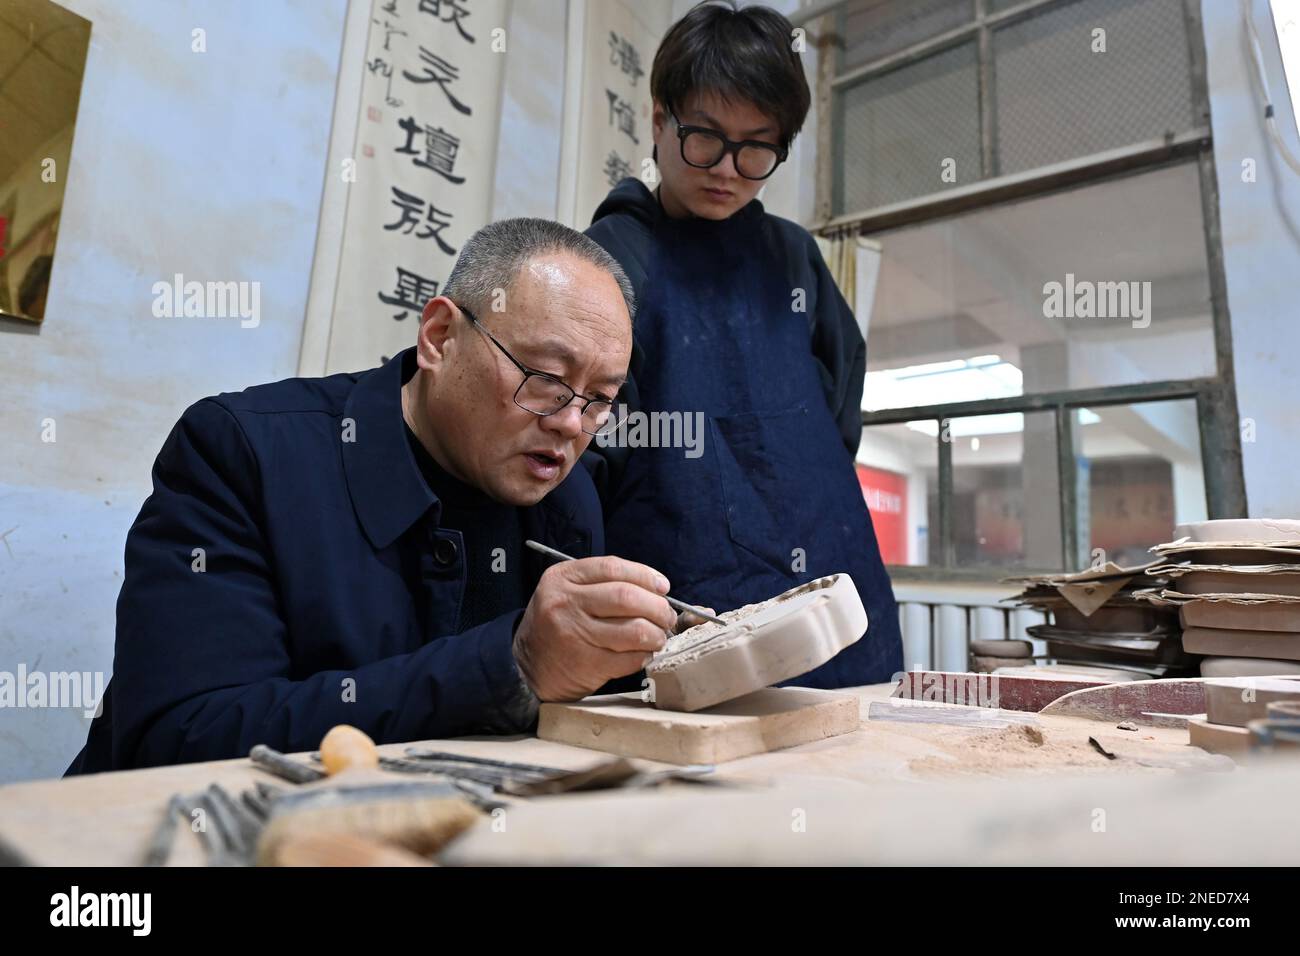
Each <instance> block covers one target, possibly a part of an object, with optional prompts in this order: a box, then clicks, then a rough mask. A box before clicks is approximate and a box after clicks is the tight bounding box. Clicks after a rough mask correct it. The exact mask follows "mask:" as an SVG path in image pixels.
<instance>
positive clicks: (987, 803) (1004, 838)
mask: <svg viewBox="0 0 1300 956" xmlns="http://www.w3.org/2000/svg"><path fill="white" fill-rule="evenodd" d="M890 690H891V685H885V684H882V685H875V686H871V687H862V688H853V689H851V690H848V691H846V692H848V693H854V694H857V695H858V696H859V698H860V700H861V710H862V717H863V720H862V724H861V727H860V728H859V730H857V731H856V732H854V733H851V734H846V735H843V736H840V737H836V738H832V739H829V740H823V741H818V742H816V743H811V744H805V745H802V746H799V747H793V748H790V749H788V750H784V751H778V752H774V753H768V754H761V755H755V756H752V757H746V758H743V759H740V760H736V761H732V762H730V763H727V764H723V765H720V766H719V767H718V768H717V771H716V773H715V774H714V776H715V777H716V779H717V780H718V781H719V782H720V783H724V784H727V785H726V786H704V785H699V784H674V785H671V786H668V787H662V788H658V789H655V790H648V791H645V790H643V791H632V792H624V791H604V792H597V793H591V794H572V795H563V796H554V797H544V798H534V799H532V800H528V801H519V802H517V803H516V804H515V805H512V806H511V807H510V808H509V809H508V810H507V818H508V820H509V826H508V827H507V833H506V834H501V833H493V834H491V836H490V837H487V836H485V835H484V834H483V833H479V832H478V831H475V832H472V833H470V834H468V835H467V836H466V837H465V838H463V839H462V840H461V841H460V843H459V844H458V845H457V846H456V847H455V848H453V851H452V852H450V853H449V854H448V855H447V857H446V862H456V863H470V862H474V863H477V862H486V863H494V862H501V863H509V862H555V863H561V862H578V863H611V862H612V863H637V862H651V863H777V862H792V863H823V862H825V863H831V862H836V863H990V862H993V863H1002V862H1007V863H1013V862H1021V863H1024V862H1030V863H1033V862H1037V863H1067V862H1083V863H1087V862H1091V863H1101V864H1124V863H1148V864H1160V863H1229V862H1240V863H1246V864H1252V865H1258V864H1263V863H1268V862H1275V863H1290V864H1292V865H1294V864H1295V863H1297V862H1300V823H1298V822H1296V821H1297V819H1300V815H1297V814H1295V813H1294V807H1295V806H1296V805H1297V804H1296V801H1297V798H1298V797H1300V761H1297V762H1295V763H1291V764H1288V765H1281V764H1280V763H1279V762H1270V763H1262V762H1261V763H1256V764H1254V765H1249V766H1243V767H1241V768H1237V767H1236V766H1235V765H1234V764H1232V762H1231V761H1229V760H1228V759H1227V758H1225V757H1219V756H1213V755H1207V754H1205V753H1204V752H1203V751H1201V750H1199V749H1197V748H1193V747H1190V746H1189V745H1188V743H1187V731H1186V730H1179V729H1170V728H1142V729H1141V730H1140V731H1138V732H1136V733H1134V732H1127V731H1121V730H1118V729H1116V727H1115V726H1114V725H1113V724H1111V723H1109V722H1100V721H1087V720H1083V719H1081V718H1077V717H1044V716H1041V715H1037V721H1038V729H1039V730H1040V731H1041V734H1042V736H1043V738H1044V739H1045V742H1046V745H1045V746H1040V745H1039V744H1037V743H1035V742H1034V741H1033V740H1032V739H1030V737H1031V736H1032V735H1029V734H1025V733H1024V732H1023V731H1018V730H1016V729H1014V728H1012V729H1010V730H1008V729H1005V728H1004V729H989V728H980V727H975V728H965V727H954V726H949V725H943V724H924V723H904V722H897V721H893V720H882V719H869V718H868V711H869V709H870V704H871V702H872V701H880V700H883V699H885V698H887V697H888V696H889V693H890ZM1088 737H1093V738H1095V739H1097V740H1098V742H1099V743H1101V744H1102V746H1103V747H1104V748H1105V749H1106V750H1108V751H1110V752H1112V753H1114V754H1116V759H1114V760H1111V759H1107V758H1106V757H1105V756H1104V755H1102V754H1101V753H1099V752H1097V751H1096V750H1095V749H1094V748H1093V747H1092V746H1091V745H1090V744H1089V743H1088V742H1087V738H1088ZM419 743H425V744H428V743H433V742H431V741H421V742H419ZM436 744H437V747H438V749H442V750H448V751H452V752H456V753H464V754H469V755H473V756H483V757H493V758H496V759H502V760H510V761H518V762H526V763H535V764H541V765H546V766H554V767H558V768H571V769H578V768H581V767H584V766H587V765H590V764H592V763H594V762H596V761H598V760H602V759H605V758H606V756H607V755H604V754H600V753H597V752H594V751H590V750H585V749H581V748H577V747H571V746H567V745H563V744H556V743H551V742H549V741H543V740H538V739H536V738H534V737H507V738H502V737H493V738H486V737H479V738H458V739H455V740H445V741H437V742H436ZM407 746H409V745H408V744H393V745H387V746H384V747H381V748H380V751H381V753H385V754H390V755H400V754H402V752H403V751H404V750H405V748H406V747H407ZM638 763H639V764H643V765H644V766H645V767H647V768H666V765H661V764H655V763H652V762H649V761H638ZM273 779H274V778H271V777H269V776H268V775H267V774H265V773H264V772H263V771H261V770H258V769H256V768H254V767H253V765H252V764H251V763H250V762H249V761H248V760H242V759H241V760H225V761H216V762H210V763H199V764H184V765H180V766H174V767H160V768H154V769H148V770H133V771H123V772H118V773H107V774H95V775H90V776H85V777H76V778H71V779H67V780H38V781H31V782H27V783H19V784H11V785H9V786H5V787H0V843H2V844H4V845H5V846H7V847H8V848H9V849H11V850H13V851H16V852H17V853H19V854H20V855H21V856H22V857H24V858H25V859H27V860H29V861H30V862H33V863H37V864H45V865H73V866H86V865H109V866H115V865H134V864H137V863H138V862H139V861H140V858H141V856H142V854H143V852H144V847H145V845H146V843H147V842H148V838H149V834H150V833H151V832H152V830H153V829H154V827H155V826H156V824H157V822H158V820H159V819H160V817H161V815H162V814H163V812H164V808H165V806H166V804H167V800H168V798H169V797H170V796H171V795H172V794H173V793H194V792H198V791H200V790H202V789H204V788H206V787H207V786H208V785H209V784H212V783H219V784H221V785H222V786H224V787H225V788H226V789H227V790H229V791H230V792H232V793H238V792H239V791H242V790H244V789H246V788H248V787H251V786H252V785H253V784H254V783H255V782H256V781H258V780H273ZM276 782H281V781H276ZM281 783H282V782H281ZM1099 827H1100V829H1099ZM202 862H203V853H202V849H201V845H200V843H199V841H198V839H197V837H191V836H190V835H189V834H184V833H182V834H180V837H179V838H178V840H177V842H176V847H175V849H174V851H173V854H172V859H171V861H170V865H193V864H201V863H202Z"/></svg>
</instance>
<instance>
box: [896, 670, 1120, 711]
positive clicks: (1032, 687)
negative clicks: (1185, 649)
mask: <svg viewBox="0 0 1300 956" xmlns="http://www.w3.org/2000/svg"><path fill="white" fill-rule="evenodd" d="M1109 683H1110V682H1109V681H1108V680H1106V679H1104V678H1095V677H1087V676H1085V675H1083V674H1080V675H1079V676H1078V677H1070V678H1062V677H1021V676H1019V675H1015V676H1010V675H1004V674H975V673H969V672H950V671H908V672H907V673H905V674H904V675H903V676H902V677H900V678H899V681H898V686H897V687H896V688H895V689H894V696H895V697H906V698H908V699H910V700H929V701H937V702H939V703H943V704H962V705H965V706H968V707H998V708H1001V709H1002V710H1027V711H1034V712H1036V711H1040V710H1042V709H1043V708H1044V707H1046V706H1047V705H1048V704H1050V703H1051V702H1052V701H1054V700H1056V699H1057V698H1058V697H1060V696H1062V695H1063V694H1068V693H1069V692H1070V691H1073V690H1080V689H1082V688H1087V687H1100V686H1104V685H1106V684H1109Z"/></svg>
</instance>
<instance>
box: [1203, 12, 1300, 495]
mask: <svg viewBox="0 0 1300 956" xmlns="http://www.w3.org/2000/svg"><path fill="white" fill-rule="evenodd" d="M1252 3H1253V7H1254V11H1255V22H1256V25H1257V26H1258V28H1259V31H1260V38H1261V40H1262V46H1263V52H1264V62H1265V68H1266V70H1267V73H1268V78H1269V85H1270V86H1271V88H1272V92H1273V107H1274V110H1275V111H1276V113H1277V122H1278V125H1279V127H1280V128H1281V129H1282V133H1283V137H1284V138H1285V140H1286V142H1287V144H1288V145H1289V146H1290V148H1291V151H1292V153H1293V154H1300V142H1298V141H1297V135H1296V126H1295V119H1294V117H1293V115H1292V110H1291V103H1290V100H1289V98H1288V97H1287V92H1286V90H1287V87H1286V83H1285V81H1284V80H1283V77H1282V69H1281V63H1280V60H1279V56H1278V50H1277V43H1276V40H1275V38H1274V30H1273V24H1272V20H1271V17H1270V15H1269V10H1268V4H1267V2H1266V0H1252ZM1201 6H1202V13H1203V15H1204V18H1205V46H1206V53H1207V55H1208V60H1209V63H1208V67H1209V83H1210V112H1211V122H1212V126H1213V132H1214V160H1215V164H1216V165H1217V167H1218V179H1219V209H1220V219H1221V222H1222V227H1223V256H1224V267H1225V270H1226V273H1227V280H1228V307H1229V310H1230V311H1231V313H1232V348H1233V361H1234V364H1235V366H1236V376H1237V407H1238V410H1239V412H1240V414H1241V417H1242V419H1243V420H1245V419H1253V420H1254V431H1255V436H1254V437H1255V440H1254V441H1249V440H1246V441H1243V442H1242V449H1241V450H1242V458H1243V464H1244V468H1245V477H1246V501H1247V505H1248V507H1249V511H1250V515H1251V517H1270V518H1279V517H1289V518H1294V517H1300V484H1298V483H1297V482H1296V479H1295V475H1296V471H1297V465H1298V464H1300V450H1298V448H1300V445H1298V443H1300V400H1298V399H1297V385H1296V382H1297V375H1296V365H1297V350H1298V349H1300V332H1298V331H1297V328H1298V327H1297V303H1298V302H1300V291H1298V290H1297V288H1296V277H1297V266H1300V175H1297V174H1296V173H1295V172H1294V171H1292V170H1291V169H1290V168H1289V167H1288V166H1287V165H1286V163H1285V162H1284V161H1283V160H1282V158H1281V157H1280V156H1279V155H1278V154H1277V152H1276V150H1275V148H1274V146H1273V144H1272V142H1271V140H1270V139H1269V138H1268V134H1267V132H1266V130H1265V126H1264V120H1263V113H1264V107H1263V100H1262V99H1260V94H1259V93H1258V91H1257V90H1256V89H1255V87H1254V86H1252V82H1253V81H1252V77H1251V72H1250V71H1251V70H1252V69H1253V68H1252V67H1251V65H1250V59H1249V55H1248V53H1247V47H1246V29H1245V25H1244V23H1243V20H1242V17H1241V11H1240V7H1239V5H1238V4H1237V3H1235V2H1232V3H1226V2H1220V0H1202V4H1201ZM1292 82H1295V83H1300V76H1297V77H1292ZM1247 159H1253V160H1254V161H1255V173H1256V181H1255V182H1253V183H1251V182H1244V181H1243V178H1242V162H1243V161H1244V160H1247ZM1246 437H1247V438H1248V437H1249V435H1247V436H1246Z"/></svg>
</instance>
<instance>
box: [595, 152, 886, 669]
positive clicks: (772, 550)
mask: <svg viewBox="0 0 1300 956" xmlns="http://www.w3.org/2000/svg"><path fill="white" fill-rule="evenodd" d="M587 235H589V236H591V238H593V239H595V240H596V241H597V242H598V243H600V244H601V245H602V246H603V247H604V248H605V249H606V250H608V251H609V253H610V254H611V255H613V256H614V258H616V259H617V260H618V261H619V263H620V264H621V265H622V266H623V268H624V270H625V271H626V272H627V274H628V277H629V278H630V279H631V280H632V285H633V288H634V290H635V293H636V299H637V319H636V336H635V344H634V346H633V351H632V360H631V369H630V377H629V380H628V383H627V385H626V386H625V387H624V389H623V391H622V393H621V394H620V399H621V401H623V402H626V404H627V405H628V407H629V408H631V409H632V410H633V412H634V414H635V413H640V414H643V415H644V414H647V413H648V414H653V413H662V412H668V413H680V414H681V415H683V416H700V417H701V418H702V421H703V423H704V426H703V444H702V447H699V448H697V449H695V451H697V452H698V453H699V454H698V456H697V457H689V456H687V455H685V454H684V453H683V450H682V449H680V448H663V447H644V446H643V447H637V448H627V447H617V446H610V447H598V446H597V444H595V443H593V445H592V448H591V449H590V450H589V451H588V452H587V454H586V455H585V456H584V458H583V462H584V464H586V465H588V467H589V468H590V469H591V471H592V474H593V476H594V477H595V478H596V483H597V486H598V488H599V490H600V492H601V496H602V499H603V502H604V508H605V538H606V541H607V543H608V547H609V550H610V551H611V552H612V553H614V554H617V555H619V556H620V557H624V558H629V559H631V560H634V561H641V562H643V563H645V564H649V565H651V566H652V567H655V568H658V569H659V570H660V571H662V572H663V573H664V574H666V575H667V576H668V580H670V581H671V582H672V583H673V589H674V593H680V594H682V595H686V596H688V599H689V600H691V601H693V602H695V603H698V604H703V605H706V606H710V607H714V608H717V609H719V610H723V609H729V608H734V607H737V606H739V605H742V604H748V603H754V602H757V601H762V600H766V599H767V598H770V597H772V596H773V595H775V594H778V593H780V592H781V591H784V590H786V589H788V588H791V587H794V586H796V585H798V584H801V583H803V582H805V581H808V580H810V579H812V578H816V577H820V576H822V575H826V574H832V573H835V572H847V573H848V574H849V575H851V576H852V578H853V580H854V583H855V584H856V585H857V588H858V592H859V594H860V595H861V596H862V601H863V603H864V604H865V605H866V609H867V615H868V618H869V621H870V623H869V626H868V630H867V633H866V636H865V637H864V638H863V639H862V640H860V641H858V642H857V643H856V644H854V645H853V646H851V647H849V648H846V649H845V650H844V651H842V652H841V653H840V654H839V655H837V656H836V657H835V658H834V659H833V660H831V661H828V662H827V663H826V664H824V665H822V666H821V667H819V668H817V669H816V670H814V671H811V672H809V673H808V674H805V675H803V676H802V677H799V678H797V679H796V680H795V681H793V683H796V684H803V685H807V686H812V687H845V686H852V685H857V684H870V683H878V682H882V681H887V680H889V679H891V677H892V675H893V674H895V673H896V672H898V671H900V670H902V663H903V661H902V640H901V637H900V634H899V626H898V606H897V604H896V603H895V600H894V593H893V589H892V587H891V585H890V581H889V575H888V573H887V572H886V569H885V566H884V563H883V562H882V561H881V557H880V549H879V547H878V545H877V543H876V535H875V530H874V529H873V527H872V524H871V515H870V513H869V512H868V511H867V507H866V504H865V502H864V501H863V498H862V490H861V487H860V485H859V483H858V480H857V476H856V474H855V472H854V468H853V458H854V456H855V455H856V453H857V450H858V443H859V440H860V438H861V435H862V412H861V401H862V387H863V379H864V375H865V367H866V347H865V344H864V343H863V340H862V335H861V333H860V332H859V331H858V326H857V322H856V320H855V319H854V317H853V313H852V311H851V310H850V309H849V307H848V305H847V303H845V301H844V298H843V296H841V295H840V293H839V290H838V288H837V287H836V285H835V282H834V280H833V279H832V277H831V274H830V272H829V270H827V268H826V264H825V263H824V262H823V261H822V257H821V254H820V253H819V252H818V250H817V245H816V243H815V242H814V240H813V238H812V236H810V235H809V234H808V233H807V231H805V230H804V229H802V228H800V227H799V226H798V225H797V224H795V223H793V222H789V221H788V220H785V219H781V218H779V217H777V216H773V215H770V214H768V213H767V212H765V211H764V209H763V205H762V203H760V202H759V201H758V200H757V199H755V200H753V201H752V202H750V203H749V204H748V205H746V206H745V207H744V208H743V209H741V210H739V211H738V212H736V213H735V214H734V215H732V216H731V217H729V218H728V219H726V220H723V221H720V222H714V221H709V220H703V219H694V218H686V219H672V218H670V217H668V216H666V215H665V214H664V213H663V210H662V209H661V208H660V206H659V203H658V201H657V200H656V199H655V197H654V196H653V195H652V194H651V192H650V191H649V190H648V189H647V188H646V187H645V185H644V184H642V183H641V182H640V181H639V180H637V179H630V178H629V179H624V180H623V181H622V182H620V183H619V184H618V185H617V186H616V187H615V188H614V190H613V191H612V192H611V193H610V194H609V196H608V198H606V199H605V201H604V202H603V203H601V205H600V208H599V209H598V210H597V211H596V215H595V218H594V220H593V222H592V225H591V227H590V228H589V229H588V230H587ZM662 421H663V419H661V422H662ZM645 423H646V420H645V419H643V424H645ZM661 428H662V426H661ZM654 432H655V429H654V427H653V425H652V424H651V425H650V427H648V429H647V433H649V434H653V433H654ZM623 434H624V435H626V436H628V437H629V438H633V437H634V436H635V435H636V429H635V427H634V426H633V425H632V424H629V425H628V427H627V428H626V429H625V430H624V432H623ZM659 434H660V435H662V431H660V432H659Z"/></svg>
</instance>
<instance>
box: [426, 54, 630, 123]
mask: <svg viewBox="0 0 1300 956" xmlns="http://www.w3.org/2000/svg"><path fill="white" fill-rule="evenodd" d="M420 59H421V60H423V61H424V62H425V63H426V64H428V65H427V66H425V68H424V76H412V75H411V71H410V70H403V71H402V75H403V76H404V77H406V78H407V79H408V80H410V81H411V82H412V83H437V84H438V85H439V86H440V87H442V92H443V93H445V94H446V95H447V100H448V102H450V103H451V105H452V106H454V107H455V108H456V109H457V110H458V111H459V112H461V113H464V114H465V115H466V116H469V115H470V112H471V111H470V108H469V107H468V106H466V105H465V104H464V103H462V102H461V101H460V100H458V99H456V97H454V96H452V95H451V90H449V89H447V84H448V83H450V82H452V81H453V80H455V79H457V78H458V77H459V76H460V70H459V69H458V68H457V67H454V66H452V65H451V64H450V63H448V62H447V61H446V60H444V59H443V58H442V57H440V56H438V55H437V54H436V53H433V52H431V51H429V50H427V49H425V48H424V47H423V46H421V47H420ZM430 67H432V69H430ZM629 109H630V107H629Z"/></svg>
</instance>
